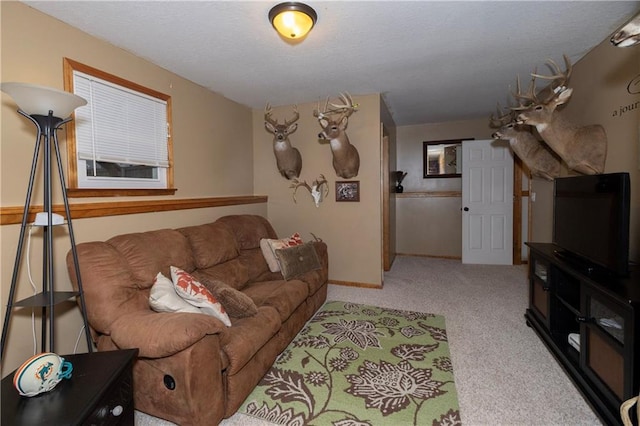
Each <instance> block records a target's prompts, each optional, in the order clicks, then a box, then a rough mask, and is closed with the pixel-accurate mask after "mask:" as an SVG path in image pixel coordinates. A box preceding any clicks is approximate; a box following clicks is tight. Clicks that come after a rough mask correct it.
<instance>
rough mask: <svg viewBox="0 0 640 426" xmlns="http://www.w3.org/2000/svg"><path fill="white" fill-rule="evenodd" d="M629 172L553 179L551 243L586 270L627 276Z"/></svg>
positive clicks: (560, 253) (560, 252)
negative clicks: (582, 265)
mask: <svg viewBox="0 0 640 426" xmlns="http://www.w3.org/2000/svg"><path fill="white" fill-rule="evenodd" d="M630 193H631V191H630V180H629V173H608V174H601V175H585V176H571V177H563V178H557V179H555V181H554V206H553V242H554V243H555V244H556V245H557V246H559V247H560V248H561V250H560V251H559V252H558V254H559V255H564V256H565V257H567V258H571V259H574V260H577V261H580V262H581V263H583V264H584V265H585V266H586V267H587V268H588V269H589V270H590V271H591V270H598V271H601V272H604V273H610V274H614V275H623V276H624V275H627V274H628V273H629V205H630V197H631V195H630Z"/></svg>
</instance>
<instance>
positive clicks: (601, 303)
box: [524, 243, 640, 425]
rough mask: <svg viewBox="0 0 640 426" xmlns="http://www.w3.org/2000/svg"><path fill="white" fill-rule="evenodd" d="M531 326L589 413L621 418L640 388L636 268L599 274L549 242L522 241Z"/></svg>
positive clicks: (611, 420) (639, 277) (607, 419)
mask: <svg viewBox="0 0 640 426" xmlns="http://www.w3.org/2000/svg"><path fill="white" fill-rule="evenodd" d="M527 245H528V246H529V248H530V255H529V308H528V309H527V310H526V312H525V315H524V316H525V319H526V321H527V325H529V326H530V327H532V328H533V330H534V331H535V332H536V333H537V334H538V336H539V337H540V339H541V340H542V341H543V343H544V344H545V345H546V346H547V348H548V349H549V351H550V352H551V353H552V354H553V355H554V357H555V358H556V360H557V361H558V363H559V364H560V365H561V366H562V367H563V369H564V370H565V372H566V373H567V375H568V376H569V377H570V378H571V379H572V381H573V382H574V384H575V385H576V387H577V388H578V389H579V390H580V392H581V393H582V394H583V395H584V397H585V399H586V400H587V402H589V404H590V405H591V406H592V407H593V409H594V411H595V412H596V413H597V414H598V416H599V417H600V418H601V419H602V421H603V422H604V423H605V424H607V425H617V424H621V419H620V414H619V407H620V404H621V403H622V402H623V401H625V400H627V399H629V398H631V397H634V396H636V395H638V392H639V387H640V271H637V270H636V269H637V268H633V270H632V271H631V273H630V275H629V276H627V277H616V276H612V275H610V274H604V273H602V271H601V270H600V269H599V268H592V266H593V265H589V264H586V265H585V264H584V262H575V258H573V257H572V256H571V255H570V254H569V255H568V256H567V254H566V253H563V252H562V250H561V249H560V248H559V247H557V246H555V245H554V244H550V243H527Z"/></svg>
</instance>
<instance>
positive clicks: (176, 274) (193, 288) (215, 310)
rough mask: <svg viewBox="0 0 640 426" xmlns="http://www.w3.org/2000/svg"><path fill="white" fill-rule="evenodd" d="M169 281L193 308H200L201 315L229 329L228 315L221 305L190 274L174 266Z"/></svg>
mask: <svg viewBox="0 0 640 426" xmlns="http://www.w3.org/2000/svg"><path fill="white" fill-rule="evenodd" d="M171 279H172V280H173V286H174V288H175V290H176V293H178V295H179V296H180V297H182V298H183V299H184V300H185V301H187V302H189V303H190V304H192V305H193V306H197V307H198V308H200V310H201V311H202V313H204V314H207V315H211V316H213V317H216V318H218V319H219V320H220V321H222V323H223V324H224V325H226V326H227V327H231V321H230V320H229V315H227V313H226V311H225V310H224V308H223V307H222V304H220V302H218V300H217V299H216V298H215V297H214V296H213V294H211V292H210V291H209V290H207V288H206V287H205V286H204V285H202V284H201V283H200V282H198V280H196V279H195V278H193V276H191V274H189V273H187V272H185V271H183V270H182V269H180V268H176V267H175V266H172V267H171Z"/></svg>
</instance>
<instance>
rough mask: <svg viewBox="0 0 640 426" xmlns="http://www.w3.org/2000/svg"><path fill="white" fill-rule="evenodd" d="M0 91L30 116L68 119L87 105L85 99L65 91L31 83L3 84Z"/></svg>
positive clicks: (0, 85)
mask: <svg viewBox="0 0 640 426" xmlns="http://www.w3.org/2000/svg"><path fill="white" fill-rule="evenodd" d="M0 90H2V91H3V92H4V93H6V94H7V95H9V96H11V97H12V98H13V100H14V101H15V103H16V104H18V108H20V109H21V110H22V111H24V112H25V113H27V114H29V115H49V111H53V115H54V117H58V118H63V119H64V118H67V117H68V116H70V115H71V113H72V112H73V110H74V109H76V108H78V107H81V106H83V105H86V104H87V101H86V100H84V98H81V97H80V96H78V95H74V94H73V93H69V92H65V91H63V90H58V89H53V88H51V87H46V86H39V85H37V84H30V83H1V84H0Z"/></svg>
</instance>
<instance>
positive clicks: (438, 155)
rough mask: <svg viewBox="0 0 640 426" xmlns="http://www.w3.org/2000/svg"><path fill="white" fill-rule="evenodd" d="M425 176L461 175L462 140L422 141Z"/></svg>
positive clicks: (445, 176) (444, 176)
mask: <svg viewBox="0 0 640 426" xmlns="http://www.w3.org/2000/svg"><path fill="white" fill-rule="evenodd" d="M422 151H423V153H422V157H423V163H424V169H423V170H424V175H423V177H425V178H450V177H460V176H462V140H461V139H451V140H444V141H429V142H422Z"/></svg>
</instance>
